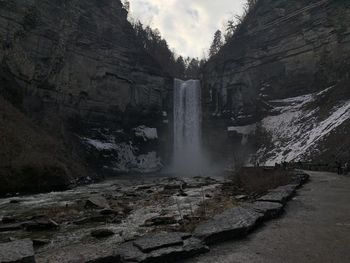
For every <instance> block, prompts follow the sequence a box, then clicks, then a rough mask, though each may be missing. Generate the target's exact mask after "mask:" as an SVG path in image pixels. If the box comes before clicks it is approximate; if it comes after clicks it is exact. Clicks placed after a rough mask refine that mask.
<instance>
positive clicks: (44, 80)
mask: <svg viewBox="0 0 350 263" xmlns="http://www.w3.org/2000/svg"><path fill="white" fill-rule="evenodd" d="M0 41H1V43H0V44H1V45H0V95H2V96H4V98H5V99H7V100H9V101H10V102H11V103H12V104H14V105H16V106H17V107H18V108H20V109H21V110H22V111H23V112H25V113H26V114H27V115H28V116H30V117H31V118H32V119H34V120H35V121H36V122H37V123H38V124H40V125H41V127H45V128H47V129H49V130H50V131H51V132H52V133H53V134H55V135H56V137H60V138H63V139H64V140H65V141H66V144H67V145H68V147H69V148H71V149H70V150H72V151H75V152H80V153H84V151H85V150H84V148H83V149H81V147H80V145H79V144H80V142H79V139H77V138H79V137H82V136H85V137H89V135H91V134H93V133H94V131H95V130H96V129H98V130H101V129H102V130H103V132H104V133H105V134H113V133H114V132H115V131H116V130H120V129H122V130H123V131H124V135H123V136H122V137H123V138H116V140H117V142H120V141H123V140H124V141H126V142H128V141H129V140H131V138H129V137H127V136H126V135H127V134H128V133H129V132H130V130H131V129H132V128H135V127H138V126H139V125H148V126H150V127H156V128H158V129H161V128H162V129H163V130H164V131H167V128H166V127H164V125H162V121H163V117H162V115H163V114H162V111H170V110H171V105H170V103H168V100H169V97H171V96H169V94H170V93H169V90H170V91H171V88H172V80H171V78H170V77H169V76H167V75H166V74H165V73H164V72H163V71H162V69H161V68H160V66H159V65H158V64H157V63H156V62H155V61H154V60H153V58H151V57H150V55H149V54H148V53H147V52H145V50H144V49H143V47H142V46H141V44H140V43H139V42H138V41H137V39H136V37H135V34H134V32H133V29H132V26H131V25H130V23H129V22H128V21H127V12H126V10H124V9H123V6H122V4H121V2H120V1H119V0H83V1H81V0H70V1H66V0H0ZM90 131H91V132H90ZM75 135H78V136H75ZM160 138H161V139H163V137H162V134H160ZM165 148H166V147H165ZM156 150H157V149H156Z"/></svg>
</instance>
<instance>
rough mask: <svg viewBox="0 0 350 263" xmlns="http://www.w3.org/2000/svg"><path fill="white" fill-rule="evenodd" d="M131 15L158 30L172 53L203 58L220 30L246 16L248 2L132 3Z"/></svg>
mask: <svg viewBox="0 0 350 263" xmlns="http://www.w3.org/2000/svg"><path fill="white" fill-rule="evenodd" d="M129 1H130V5H131V8H130V15H131V17H132V18H133V19H138V20H140V21H141V22H142V23H143V24H147V25H151V27H152V28H158V29H159V31H160V32H161V34H162V36H163V38H165V39H166V40H167V42H168V44H169V46H170V48H171V49H175V51H176V53H177V54H179V55H183V56H190V57H199V58H201V57H202V56H203V52H204V51H207V50H208V48H209V46H210V44H211V42H212V38H213V35H214V32H215V31H216V30H217V29H221V28H223V25H224V23H225V21H227V19H229V18H231V17H233V15H235V14H240V13H241V12H242V6H243V3H244V2H245V0H129Z"/></svg>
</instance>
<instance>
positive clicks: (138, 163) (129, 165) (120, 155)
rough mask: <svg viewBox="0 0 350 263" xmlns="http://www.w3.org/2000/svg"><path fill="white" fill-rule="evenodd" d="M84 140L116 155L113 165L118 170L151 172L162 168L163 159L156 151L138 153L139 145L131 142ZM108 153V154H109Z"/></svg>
mask: <svg viewBox="0 0 350 263" xmlns="http://www.w3.org/2000/svg"><path fill="white" fill-rule="evenodd" d="M82 139H83V141H84V142H85V143H86V144H88V145H89V146H90V147H93V148H94V149H96V150H97V151H106V152H108V153H110V155H111V156H114V159H115V160H114V162H113V167H105V168H110V169H112V170H114V171H117V172H139V173H151V172H156V171H159V170H160V169H161V168H162V163H161V159H160V158H159V157H157V153H156V152H148V153H147V154H141V155H137V151H138V149H137V147H135V146H133V145H132V144H131V143H125V142H123V143H116V142H115V141H108V142H106V141H101V140H97V139H90V138H82ZM108 153H106V154H108Z"/></svg>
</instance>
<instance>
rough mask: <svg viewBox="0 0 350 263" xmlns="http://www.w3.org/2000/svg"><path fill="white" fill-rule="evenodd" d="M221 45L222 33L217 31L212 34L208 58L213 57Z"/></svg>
mask: <svg viewBox="0 0 350 263" xmlns="http://www.w3.org/2000/svg"><path fill="white" fill-rule="evenodd" d="M223 44H224V42H223V40H222V33H221V31H220V30H217V31H216V32H215V34H214V39H213V43H212V44H211V46H210V49H209V57H213V56H214V55H216V54H217V53H218V52H219V50H220V49H221V47H222V46H223Z"/></svg>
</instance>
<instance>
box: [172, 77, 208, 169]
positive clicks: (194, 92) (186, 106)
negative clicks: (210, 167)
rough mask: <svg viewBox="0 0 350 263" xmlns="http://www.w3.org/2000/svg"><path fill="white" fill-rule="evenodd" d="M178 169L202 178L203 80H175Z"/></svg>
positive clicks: (176, 158) (175, 159) (175, 142)
mask: <svg viewBox="0 0 350 263" xmlns="http://www.w3.org/2000/svg"><path fill="white" fill-rule="evenodd" d="M173 165H174V170H175V172H177V173H180V174H184V175H186V174H191V175H198V174H199V173H201V171H202V170H203V169H201V168H202V167H203V158H202V149H201V89H200V82H199V80H188V81H182V80H179V79H175V81H174V164H173Z"/></svg>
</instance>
